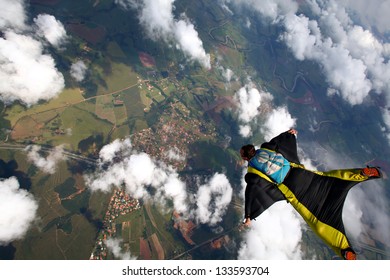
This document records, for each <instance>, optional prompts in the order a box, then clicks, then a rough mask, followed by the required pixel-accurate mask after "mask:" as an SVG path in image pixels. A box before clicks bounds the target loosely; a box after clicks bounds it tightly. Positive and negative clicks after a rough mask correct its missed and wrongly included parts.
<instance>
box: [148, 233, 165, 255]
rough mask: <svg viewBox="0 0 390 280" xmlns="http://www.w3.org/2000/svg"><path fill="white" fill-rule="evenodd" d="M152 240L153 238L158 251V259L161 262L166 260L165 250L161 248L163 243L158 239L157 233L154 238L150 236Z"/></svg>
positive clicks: (153, 235)
mask: <svg viewBox="0 0 390 280" xmlns="http://www.w3.org/2000/svg"><path fill="white" fill-rule="evenodd" d="M150 238H151V240H152V242H153V247H154V248H155V249H156V252H157V258H158V259H159V260H163V259H165V254H164V249H163V247H162V246H161V243H160V240H159V239H158V236H157V234H155V233H154V234H152V236H150Z"/></svg>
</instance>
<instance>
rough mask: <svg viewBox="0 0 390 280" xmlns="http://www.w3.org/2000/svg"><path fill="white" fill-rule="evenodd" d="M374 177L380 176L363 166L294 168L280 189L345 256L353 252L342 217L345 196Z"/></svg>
mask: <svg viewBox="0 0 390 280" xmlns="http://www.w3.org/2000/svg"><path fill="white" fill-rule="evenodd" d="M373 178H378V177H372V176H368V175H365V174H364V172H363V168H358V169H344V170H333V171H329V172H317V171H314V172H313V171H309V170H306V169H304V168H302V167H293V168H291V170H290V173H289V174H288V175H287V177H286V178H285V180H284V182H283V183H282V184H279V185H278V188H279V190H280V191H281V192H282V193H283V194H284V196H285V197H286V199H287V200H288V201H289V202H290V203H291V205H292V206H293V207H294V208H295V209H296V211H297V212H298V213H299V214H300V215H301V216H302V217H303V218H304V220H305V221H306V222H307V224H308V225H309V226H310V227H311V228H312V229H313V231H314V232H315V233H316V234H317V235H318V236H319V237H321V238H322V239H323V240H324V241H325V243H327V244H328V245H329V246H330V247H331V248H332V249H333V250H334V251H335V252H336V253H337V254H338V255H340V256H341V257H345V256H344V254H343V253H344V252H345V251H348V250H349V251H353V250H352V249H351V245H350V242H349V241H348V238H347V236H346V233H345V228H344V224H343V220H342V210H343V206H344V202H345V199H346V197H347V194H348V192H349V190H350V189H351V188H352V187H353V186H355V185H356V184H358V183H360V182H364V181H367V180H369V179H373Z"/></svg>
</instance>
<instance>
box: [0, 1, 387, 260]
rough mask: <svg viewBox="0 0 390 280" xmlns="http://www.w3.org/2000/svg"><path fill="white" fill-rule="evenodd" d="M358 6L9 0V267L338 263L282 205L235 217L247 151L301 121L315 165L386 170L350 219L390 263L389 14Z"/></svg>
mask: <svg viewBox="0 0 390 280" xmlns="http://www.w3.org/2000/svg"><path fill="white" fill-rule="evenodd" d="M260 2H261V3H260ZM352 2H353V3H352ZM384 2H386V1H380V0H375V1H373V4H372V5H373V6H375V5H378V6H379V5H382V4H383V10H386V9H387V10H390V7H388V6H386V4H384ZM364 3H365V1H348V0H342V1H334V0H326V1H322V0H299V1H298V0H296V1H294V0H288V1H279V0H274V1H272V0H265V1H255V0H248V1H245V0H218V1H211V0H199V1H190V0H165V1H164V0H158V1H153V0H83V1H68V0H30V1H25V0H15V1H10V0H0V7H1V8H2V11H0V77H1V81H2V82H1V85H0V211H1V213H2V215H1V217H0V259H7V260H12V259H15V260H113V259H131V260H199V259H203V260H204V259H206V260H208V259H211V260H225V259H226V260H231V259H282V260H284V259H302V260H309V259H310V260H311V259H319V260H331V259H339V257H338V256H337V255H336V254H335V253H334V252H333V251H332V250H331V249H330V248H328V246H327V245H326V244H324V243H323V241H322V240H321V239H319V238H318V237H317V236H316V235H315V234H314V233H313V232H312V231H311V230H310V228H308V227H307V226H306V225H305V223H304V221H303V220H302V218H301V217H299V215H297V214H296V213H295V212H294V211H293V209H292V207H291V205H289V204H287V203H285V202H282V201H281V202H277V203H275V204H274V205H273V206H272V207H270V208H269V209H268V210H267V212H265V213H263V214H262V215H261V216H260V217H259V218H258V219H257V220H256V221H253V224H252V227H251V228H246V229H245V228H243V227H242V226H241V223H242V220H243V217H244V216H243V215H244V214H243V213H244V189H245V182H244V181H243V176H244V175H245V170H246V164H245V163H244V162H243V161H242V160H241V158H240V153H239V150H240V147H241V146H242V145H244V144H247V143H254V144H256V145H260V144H261V143H262V142H265V141H268V140H270V139H271V138H272V137H274V136H276V135H278V134H279V133H281V132H284V131H286V130H288V129H290V128H292V127H294V128H296V129H297V131H298V137H297V141H298V152H299V156H300V158H301V161H302V163H303V164H304V165H305V166H306V167H307V168H309V169H316V170H331V169H338V168H352V167H365V166H367V165H370V166H380V167H381V171H382V172H383V178H382V179H380V180H373V181H370V182H367V183H364V184H359V185H357V186H356V187H354V189H353V190H351V192H350V193H349V195H348V197H347V201H346V203H345V207H344V210H343V211H344V212H343V217H344V222H345V227H346V231H347V233H348V235H349V238H350V240H351V243H352V244H353V245H354V247H355V248H356V250H357V253H358V259H362V260H377V259H390V231H389V229H390V214H389V213H390V212H389V210H390V209H389V208H390V183H389V181H388V175H387V174H390V160H389V158H390V148H389V147H390V109H389V108H390V103H389V102H390V79H389V78H390V65H389V58H390V44H389V41H390V40H389V39H390V37H389V35H390V33H389V32H388V30H390V29H389V28H388V27H389V26H386V24H387V25H390V23H389V22H388V19H387V14H383V15H382V13H380V14H379V15H376V16H373V14H375V12H374V11H372V10H371V9H366V7H365V5H364ZM362 11H364V13H363V12H362ZM382 16H383V18H386V20H384V19H383V21H381V17H382Z"/></svg>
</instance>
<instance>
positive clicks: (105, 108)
mask: <svg viewBox="0 0 390 280" xmlns="http://www.w3.org/2000/svg"><path fill="white" fill-rule="evenodd" d="M95 114H96V115H97V116H98V117H99V118H101V119H103V120H108V121H109V122H110V123H113V124H115V123H116V118H115V113H114V110H113V104H112V96H111V95H103V96H99V97H97V98H96V108H95Z"/></svg>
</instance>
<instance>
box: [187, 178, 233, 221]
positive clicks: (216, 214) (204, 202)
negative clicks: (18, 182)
mask: <svg viewBox="0 0 390 280" xmlns="http://www.w3.org/2000/svg"><path fill="white" fill-rule="evenodd" d="M232 194H233V189H232V187H231V185H230V183H229V180H228V179H227V178H226V176H225V175H224V174H219V173H216V174H214V176H213V177H212V178H211V179H210V180H209V182H207V183H206V184H204V185H202V186H200V187H199V189H198V192H197V196H196V205H197V209H196V211H195V216H196V219H197V220H198V221H199V222H201V223H203V224H206V223H207V224H209V225H216V224H217V223H218V222H220V221H221V220H222V216H223V214H224V213H225V211H226V209H227V207H228V205H229V203H230V201H231V199H232Z"/></svg>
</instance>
